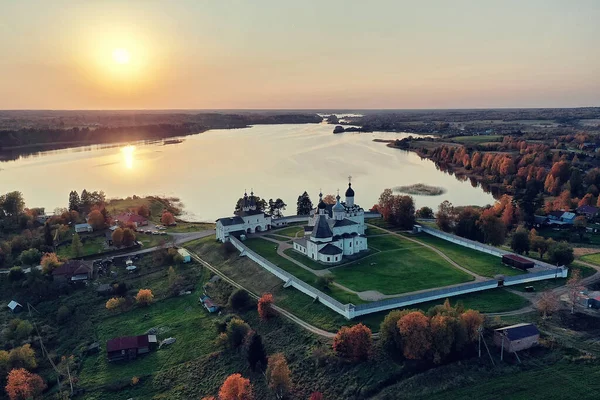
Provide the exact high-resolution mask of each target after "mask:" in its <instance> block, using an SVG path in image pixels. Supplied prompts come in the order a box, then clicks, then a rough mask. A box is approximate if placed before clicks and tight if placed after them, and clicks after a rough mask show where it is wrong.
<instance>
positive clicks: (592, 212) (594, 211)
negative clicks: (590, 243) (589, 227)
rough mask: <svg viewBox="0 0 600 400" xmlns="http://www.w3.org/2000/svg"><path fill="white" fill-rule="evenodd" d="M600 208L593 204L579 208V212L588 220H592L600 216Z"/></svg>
mask: <svg viewBox="0 0 600 400" xmlns="http://www.w3.org/2000/svg"><path fill="white" fill-rule="evenodd" d="M599 211H600V209H599V208H598V207H593V206H581V207H579V208H578V209H577V214H579V215H583V216H584V217H586V218H587V219H588V220H592V219H594V218H596V217H597V216H598V212H599Z"/></svg>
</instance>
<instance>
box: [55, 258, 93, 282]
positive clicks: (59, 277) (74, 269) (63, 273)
mask: <svg viewBox="0 0 600 400" xmlns="http://www.w3.org/2000/svg"><path fill="white" fill-rule="evenodd" d="M93 276H94V264H93V263H92V262H91V261H83V260H69V261H66V262H64V263H63V264H62V265H61V266H59V267H58V268H56V269H55V270H53V271H52V277H53V278H54V281H56V282H79V281H87V280H89V279H92V277H93Z"/></svg>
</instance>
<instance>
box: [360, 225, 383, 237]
mask: <svg viewBox="0 0 600 400" xmlns="http://www.w3.org/2000/svg"><path fill="white" fill-rule="evenodd" d="M386 233H387V232H386V231H384V230H383V229H379V228H376V227H374V226H370V227H368V228H367V229H366V230H365V235H367V236H373V235H383V234H386Z"/></svg>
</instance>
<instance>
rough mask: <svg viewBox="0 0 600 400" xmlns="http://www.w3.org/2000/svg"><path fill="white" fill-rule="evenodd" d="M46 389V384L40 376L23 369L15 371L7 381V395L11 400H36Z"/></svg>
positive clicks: (9, 375) (11, 372)
mask: <svg viewBox="0 0 600 400" xmlns="http://www.w3.org/2000/svg"><path fill="white" fill-rule="evenodd" d="M45 389H46V384H45V383H44V380H43V379H42V378H41V377H40V376H39V375H36V374H33V373H31V372H29V371H27V370H26V369H23V368H16V369H13V370H12V371H10V373H9V374H8V377H7V379H6V394H8V397H9V398H10V400H29V399H35V398H38V397H39V396H40V395H41V394H42V392H43V391H44V390H45Z"/></svg>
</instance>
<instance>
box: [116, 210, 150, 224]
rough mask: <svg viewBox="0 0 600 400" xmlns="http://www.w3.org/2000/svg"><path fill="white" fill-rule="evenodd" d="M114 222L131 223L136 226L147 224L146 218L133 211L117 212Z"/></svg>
mask: <svg viewBox="0 0 600 400" xmlns="http://www.w3.org/2000/svg"><path fill="white" fill-rule="evenodd" d="M114 221H115V224H117V225H123V226H125V225H129V224H131V225H133V226H135V227H136V228H138V227H140V226H146V225H148V219H146V218H144V217H142V216H141V215H138V214H135V213H131V212H128V213H123V214H119V215H117V216H116V217H115V218H114Z"/></svg>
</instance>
